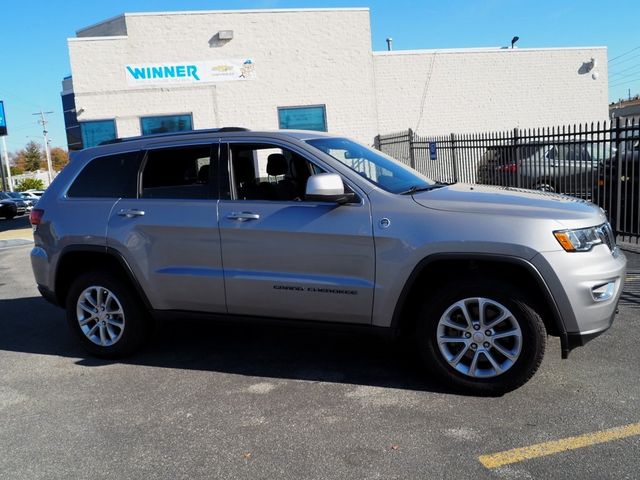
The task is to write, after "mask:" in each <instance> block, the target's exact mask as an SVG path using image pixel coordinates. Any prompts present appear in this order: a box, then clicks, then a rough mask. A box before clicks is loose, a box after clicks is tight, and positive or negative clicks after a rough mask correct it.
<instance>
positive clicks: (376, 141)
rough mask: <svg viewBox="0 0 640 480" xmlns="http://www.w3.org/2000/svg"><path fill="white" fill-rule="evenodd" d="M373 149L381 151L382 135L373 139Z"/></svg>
mask: <svg viewBox="0 0 640 480" xmlns="http://www.w3.org/2000/svg"><path fill="white" fill-rule="evenodd" d="M373 147H374V148H375V149H376V150H380V134H378V135H376V136H375V137H373Z"/></svg>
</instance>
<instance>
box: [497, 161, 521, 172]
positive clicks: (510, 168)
mask: <svg viewBox="0 0 640 480" xmlns="http://www.w3.org/2000/svg"><path fill="white" fill-rule="evenodd" d="M497 170H498V171H499V172H505V173H516V172H517V171H518V164H517V163H510V164H508V165H499V166H498V168H497Z"/></svg>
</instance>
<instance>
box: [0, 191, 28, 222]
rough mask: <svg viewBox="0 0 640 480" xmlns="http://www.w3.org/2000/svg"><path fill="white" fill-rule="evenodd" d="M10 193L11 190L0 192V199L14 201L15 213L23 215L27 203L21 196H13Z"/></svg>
mask: <svg viewBox="0 0 640 480" xmlns="http://www.w3.org/2000/svg"><path fill="white" fill-rule="evenodd" d="M11 193H13V192H0V200H9V201H11V202H13V203H15V205H16V215H23V214H24V213H26V211H27V203H26V202H25V200H24V199H22V198H14V197H13V196H12V195H10V194H11ZM14 216H15V215H14ZM12 218H13V217H12Z"/></svg>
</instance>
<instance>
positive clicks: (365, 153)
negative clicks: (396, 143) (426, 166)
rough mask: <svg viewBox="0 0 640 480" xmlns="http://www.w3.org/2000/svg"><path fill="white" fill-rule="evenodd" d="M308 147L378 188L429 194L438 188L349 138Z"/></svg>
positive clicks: (323, 140) (320, 141)
mask: <svg viewBox="0 0 640 480" xmlns="http://www.w3.org/2000/svg"><path fill="white" fill-rule="evenodd" d="M306 142H307V143H308V144H309V145H312V146H314V147H315V148H317V149H318V150H321V151H323V152H324V153H326V154H328V155H330V156H332V157H333V158H335V159H336V160H338V161H339V162H340V163H343V164H344V165H346V166H347V167H349V168H351V169H352V170H354V171H356V172H357V173H359V174H360V175H361V176H363V177H364V178H366V179H367V180H369V181H370V182H371V183H373V184H375V185H377V186H378V187H380V188H382V189H383V190H386V191H387V192H392V193H406V192H409V191H410V192H414V191H418V190H427V189H430V188H433V187H434V186H436V183H435V182H434V181H433V180H430V179H428V178H427V177H425V176H423V175H421V174H419V173H418V172H416V171H415V170H413V169H412V168H409V167H407V166H405V165H403V164H402V163H400V162H398V161H397V160H394V159H393V158H391V157H388V156H387V155H385V154H384V153H382V152H378V151H376V150H372V149H370V148H367V147H365V146H364V145H360V144H359V143H356V142H354V141H352V140H348V139H346V138H314V139H312V140H307V141H306Z"/></svg>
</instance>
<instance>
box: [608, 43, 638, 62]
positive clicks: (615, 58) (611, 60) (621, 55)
mask: <svg viewBox="0 0 640 480" xmlns="http://www.w3.org/2000/svg"><path fill="white" fill-rule="evenodd" d="M636 50H640V45H639V46H637V47H634V48H632V49H631V50H627V51H626V52H624V53H622V54H620V55H618V56H617V57H613V58H612V59H610V60H609V62H613V61H614V60H617V59H618V58H621V57H624V56H625V55H628V54H629V53H631V52H634V51H636Z"/></svg>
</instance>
